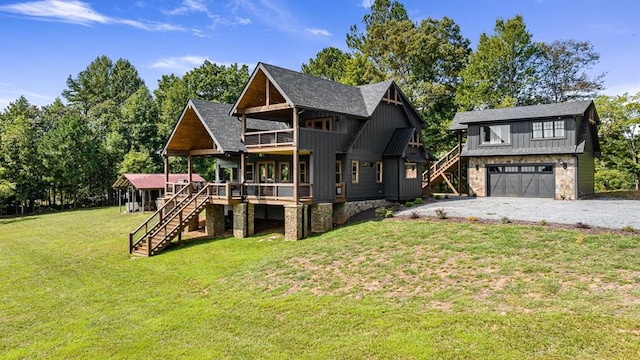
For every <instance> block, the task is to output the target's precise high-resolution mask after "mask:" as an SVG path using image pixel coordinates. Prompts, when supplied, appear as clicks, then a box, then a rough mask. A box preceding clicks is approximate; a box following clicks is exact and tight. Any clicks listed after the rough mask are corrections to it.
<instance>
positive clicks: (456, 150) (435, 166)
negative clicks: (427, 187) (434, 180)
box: [422, 144, 460, 182]
mask: <svg viewBox="0 0 640 360" xmlns="http://www.w3.org/2000/svg"><path fill="white" fill-rule="evenodd" d="M458 155H460V144H457V145H456V146H454V147H453V149H451V150H449V152H447V153H446V154H444V155H443V156H441V157H440V158H439V159H438V161H436V162H435V163H434V164H433V165H431V167H429V169H427V170H425V171H424V172H423V173H422V181H423V182H426V181H427V178H429V177H431V175H432V174H435V173H436V172H437V171H438V169H439V168H440V167H443V165H444V164H446V163H448V162H449V161H451V160H453V159H455V158H456V157H457V156H458Z"/></svg>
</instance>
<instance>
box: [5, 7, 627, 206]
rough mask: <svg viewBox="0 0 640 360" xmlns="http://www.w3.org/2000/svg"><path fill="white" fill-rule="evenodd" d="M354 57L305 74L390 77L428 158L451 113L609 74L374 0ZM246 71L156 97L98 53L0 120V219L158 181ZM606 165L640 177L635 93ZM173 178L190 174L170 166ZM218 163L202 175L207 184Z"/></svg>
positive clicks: (610, 112)
mask: <svg viewBox="0 0 640 360" xmlns="http://www.w3.org/2000/svg"><path fill="white" fill-rule="evenodd" d="M345 41H346V45H347V48H348V49H349V50H348V51H346V52H345V51H342V50H340V49H338V48H335V47H328V48H325V49H322V50H321V51H319V52H318V53H317V54H316V56H315V57H314V58H310V59H309V61H308V63H304V64H302V71H303V72H305V73H307V74H311V75H315V76H320V77H323V78H327V79H330V80H334V81H338V82H342V83H345V84H350V85H362V84H368V83H373V82H377V81H383V80H387V79H394V80H395V81H396V82H397V83H398V84H399V86H400V87H401V88H402V89H403V91H404V93H405V95H407V96H408V97H409V99H410V100H411V101H412V103H413V104H414V105H415V107H416V109H417V110H418V111H419V112H420V113H421V115H422V116H423V118H424V120H425V123H426V125H427V127H426V129H425V131H424V133H423V134H422V135H423V140H424V143H425V144H426V145H427V148H428V150H429V151H430V152H431V153H433V154H435V155H437V154H439V153H443V152H446V151H448V150H449V149H450V147H451V146H453V144H454V143H455V139H454V138H453V134H452V133H451V132H450V131H448V127H449V124H450V121H451V119H453V116H454V114H455V112H456V111H461V110H474V109H487V108H498V107H508V106H517V105H530V104H541V103H552V102H563V101H571V100H577V99H585V98H596V97H597V92H598V91H599V90H602V88H603V81H604V76H605V74H599V75H596V76H590V75H589V74H588V72H589V70H590V69H592V68H593V66H594V65H595V64H597V62H598V61H599V54H598V53H597V52H596V51H595V50H594V48H593V46H592V45H591V44H590V43H589V42H588V41H576V40H572V39H570V40H556V41H553V42H551V43H541V42H535V41H534V40H533V36H532V34H531V33H530V32H529V31H528V30H527V28H526V25H525V22H524V19H523V18H522V17H521V16H519V15H518V16H515V17H513V18H512V19H506V20H505V19H498V20H496V22H495V26H494V29H493V33H490V34H488V33H483V34H481V36H480V38H479V40H478V45H477V48H476V49H475V50H472V49H471V47H470V44H471V41H470V40H469V39H467V38H465V37H464V36H463V35H462V32H461V30H460V27H459V26H458V24H456V23H455V21H454V20H453V19H450V18H447V17H444V18H442V19H433V18H427V19H423V20H421V21H419V22H418V21H413V20H412V19H410V18H409V16H408V14H407V11H406V9H405V8H404V6H403V5H402V4H401V3H400V2H398V1H390V0H376V1H374V3H373V4H372V6H371V10H370V12H369V13H367V14H366V15H365V16H364V17H363V19H362V25H361V26H358V25H353V26H352V27H351V28H350V29H349V31H348V33H347V34H346V39H345ZM248 79H249V69H248V67H247V66H246V65H242V66H241V65H238V64H232V65H230V66H224V65H218V64H214V63H211V62H209V61H205V62H204V63H203V64H202V65H201V66H200V67H197V68H194V69H192V70H191V71H188V72H187V73H186V74H185V75H184V76H176V75H174V74H171V75H163V76H162V77H161V78H160V79H159V80H158V86H157V89H156V90H154V91H153V92H151V91H150V90H149V88H148V87H147V86H146V85H145V83H144V81H143V80H142V79H141V78H140V76H139V74H138V72H137V70H136V69H135V67H134V66H133V65H132V64H131V63H130V62H129V61H128V60H126V59H118V60H117V61H115V62H114V61H113V60H111V59H109V58H108V57H106V56H99V57H97V58H96V59H95V60H94V61H92V62H91V63H90V64H89V65H88V66H87V68H86V69H84V70H83V71H81V72H79V73H78V74H77V75H76V76H69V77H68V79H67V81H66V88H65V89H64V90H63V91H62V94H61V95H62V98H63V99H64V101H63V100H62V99H60V98H58V99H56V100H55V101H54V102H53V103H52V104H50V105H47V106H43V107H38V106H35V105H33V104H31V103H29V101H28V100H27V99H26V98H25V97H20V98H18V99H16V100H15V101H13V102H11V103H10V104H9V105H8V106H7V108H6V109H4V110H3V111H2V112H0V214H1V213H3V212H10V213H11V212H17V211H25V212H31V211H34V209H35V208H36V207H37V206H47V207H60V206H65V205H66V206H74V207H75V206H88V205H104V204H111V203H113V202H114V201H115V194H114V192H113V191H112V189H111V185H112V184H113V182H114V181H115V180H116V178H117V177H118V176H119V175H120V174H123V173H128V172H161V171H162V159H161V158H160V155H159V151H160V150H161V149H162V146H163V145H164V143H165V141H166V140H167V139H168V137H169V135H170V134H171V131H172V130H173V127H174V125H175V123H176V122H177V120H178V119H179V117H180V114H181V112H182V110H183V108H184V105H185V104H186V102H187V100H188V99H190V98H196V99H203V100H210V101H217V102H223V103H234V102H235V101H236V99H237V98H238V97H239V95H240V93H241V91H242V89H243V87H244V85H245V84H246V82H247V81H248ZM596 101H597V106H598V110H599V113H600V117H601V119H602V126H601V129H600V131H601V145H602V151H603V154H604V156H603V158H602V159H601V160H599V161H598V164H597V169H598V171H597V175H596V178H597V187H598V189H599V190H607V189H623V188H630V187H633V186H634V185H635V186H637V184H638V180H639V179H640V165H639V158H640V134H639V133H640V127H639V123H640V115H639V109H640V94H638V95H635V96H632V95H628V94H624V95H621V96H617V97H604V96H601V97H597V99H596ZM171 166H172V171H184V170H185V164H184V162H182V161H181V160H180V159H174V161H173V162H172V164H171ZM211 166H212V164H210V163H207V162H204V161H203V162H198V161H196V163H195V164H194V167H195V169H196V171H198V172H200V173H201V174H203V175H204V177H205V178H208V177H209V178H211V177H212V174H213V171H214V170H213V168H211Z"/></svg>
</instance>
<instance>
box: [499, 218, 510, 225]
mask: <svg viewBox="0 0 640 360" xmlns="http://www.w3.org/2000/svg"><path fill="white" fill-rule="evenodd" d="M500 222H501V223H503V224H510V223H511V220H509V218H508V217H506V216H503V217H501V218H500Z"/></svg>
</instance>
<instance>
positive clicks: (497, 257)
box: [0, 208, 640, 359]
mask: <svg viewBox="0 0 640 360" xmlns="http://www.w3.org/2000/svg"><path fill="white" fill-rule="evenodd" d="M142 220H143V216H141V215H121V214H118V210H117V208H103V209H92V210H82V211H73V212H64V213H56V214H48V215H38V216H30V217H23V218H13V219H0V278H1V279H2V281H1V283H0V300H1V301H0V334H1V335H0V358H2V359H22V358H47V359H51V358H53V359H73V358H120V359H152V358H157V359H169V358H180V359H182V358H195V359H201V358H229V359H235V358H248V359H253V358H259V359H283V358H308V359H327V358H339V359H362V358H367V359H396V358H403V359H418V358H438V359H567V358H573V359H606V358H609V359H623V358H627V359H631V358H638V356H639V355H640V261H639V260H638V259H640V237H639V236H637V235H635V236H634V235H633V234H631V235H627V236H625V235H612V234H587V233H582V232H580V231H578V230H554V229H551V228H549V227H544V226H521V225H513V224H508V225H486V224H479V223H473V222H467V223H465V222H462V223H460V222H458V223H456V222H452V221H440V220H434V219H418V220H405V221H400V220H394V219H391V220H385V221H371V222H365V223H360V224H355V225H350V226H346V227H343V228H338V229H335V230H334V231H331V232H329V233H326V234H323V235H319V236H313V237H311V238H309V239H306V240H304V241H299V242H285V241H283V236H282V235H279V234H262V235H256V236H254V237H251V238H247V239H233V238H228V239H222V240H215V241H214V240H191V241H190V242H187V243H186V244H185V245H183V246H176V247H174V248H172V249H170V250H168V251H165V252H164V253H162V254H161V255H159V256H156V257H152V258H140V259H130V258H129V255H128V253H127V237H126V234H127V233H128V232H129V231H130V230H131V229H133V228H135V227H136V226H137V225H138V224H139V223H140V222H141V221H142Z"/></svg>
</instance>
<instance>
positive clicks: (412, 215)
mask: <svg viewBox="0 0 640 360" xmlns="http://www.w3.org/2000/svg"><path fill="white" fill-rule="evenodd" d="M409 218H411V219H420V214H418V212H417V211H412V212H411V215H410V216H409Z"/></svg>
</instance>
